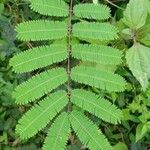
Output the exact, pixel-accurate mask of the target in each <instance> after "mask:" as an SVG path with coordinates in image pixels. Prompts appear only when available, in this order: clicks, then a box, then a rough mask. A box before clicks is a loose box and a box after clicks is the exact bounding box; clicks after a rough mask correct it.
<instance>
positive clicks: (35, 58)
mask: <svg viewBox="0 0 150 150" xmlns="http://www.w3.org/2000/svg"><path fill="white" fill-rule="evenodd" d="M66 58H67V46H65V45H60V44H53V45H50V46H41V47H36V48H32V49H29V50H27V51H24V52H21V53H19V54H18V55H15V56H14V57H13V58H12V59H11V60H10V65H11V66H13V69H14V70H15V71H16V72H17V73H24V72H28V71H33V70H35V69H38V68H42V67H45V66H47V65H51V64H53V63H56V62H60V61H62V60H64V59H66Z"/></svg>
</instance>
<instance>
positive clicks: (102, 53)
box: [72, 44, 122, 65]
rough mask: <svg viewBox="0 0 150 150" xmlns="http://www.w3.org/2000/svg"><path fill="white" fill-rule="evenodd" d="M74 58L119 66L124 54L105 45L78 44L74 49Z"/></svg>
mask: <svg viewBox="0 0 150 150" xmlns="http://www.w3.org/2000/svg"><path fill="white" fill-rule="evenodd" d="M72 56H73V57H74V58H77V59H81V60H83V61H89V62H96V63H100V64H104V65H106V64H109V65H117V64H120V63H121V57H122V53H121V51H119V50H118V49H115V48H112V47H108V46H103V45H89V44H76V45H73V47H72Z"/></svg>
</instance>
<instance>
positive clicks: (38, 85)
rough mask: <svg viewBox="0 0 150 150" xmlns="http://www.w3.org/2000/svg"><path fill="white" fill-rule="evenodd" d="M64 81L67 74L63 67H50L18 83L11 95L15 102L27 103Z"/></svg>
mask: <svg viewBox="0 0 150 150" xmlns="http://www.w3.org/2000/svg"><path fill="white" fill-rule="evenodd" d="M66 81H67V76H66V72H65V70H64V69H62V68H58V69H52V70H49V71H47V72H44V73H41V74H39V75H36V76H34V77H32V78H31V79H29V80H28V81H26V82H24V83H22V84H21V85H19V86H18V87H17V88H16V89H15V91H14V93H13V96H14V97H15V98H16V103H18V104H27V103H28V102H31V101H34V100H35V99H37V98H40V97H42V96H43V95H45V94H47V93H48V92H50V91H51V90H53V89H55V88H57V87H58V86H59V85H61V84H63V83H65V82H66Z"/></svg>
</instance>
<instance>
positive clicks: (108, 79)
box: [71, 66, 125, 92]
mask: <svg viewBox="0 0 150 150" xmlns="http://www.w3.org/2000/svg"><path fill="white" fill-rule="evenodd" d="M71 78H72V80H74V81H76V82H79V83H84V84H87V85H90V86H94V87H96V88H100V89H102V90H107V91H109V92H112V91H114V92H120V91H124V90H125V81H124V79H123V78H122V77H120V76H119V75H117V74H114V73H112V72H106V71H102V70H98V69H95V68H92V67H81V66H79V67H75V68H73V69H72V72H71Z"/></svg>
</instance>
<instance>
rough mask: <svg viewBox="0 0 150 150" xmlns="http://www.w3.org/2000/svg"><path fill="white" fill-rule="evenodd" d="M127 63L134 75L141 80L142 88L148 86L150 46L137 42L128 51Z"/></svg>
mask: <svg viewBox="0 0 150 150" xmlns="http://www.w3.org/2000/svg"><path fill="white" fill-rule="evenodd" d="M126 60H127V64H128V65H129V69H130V70H131V71H132V73H133V75H134V76H135V77H136V79H137V80H138V81H139V82H140V84H141V86H142V89H143V90H145V89H146V88H147V87H148V80H149V79H150V67H149V66H150V48H149V47H146V46H144V45H141V44H140V43H135V44H134V45H133V46H132V47H131V48H130V49H129V50H128V51H127V53H126Z"/></svg>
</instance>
